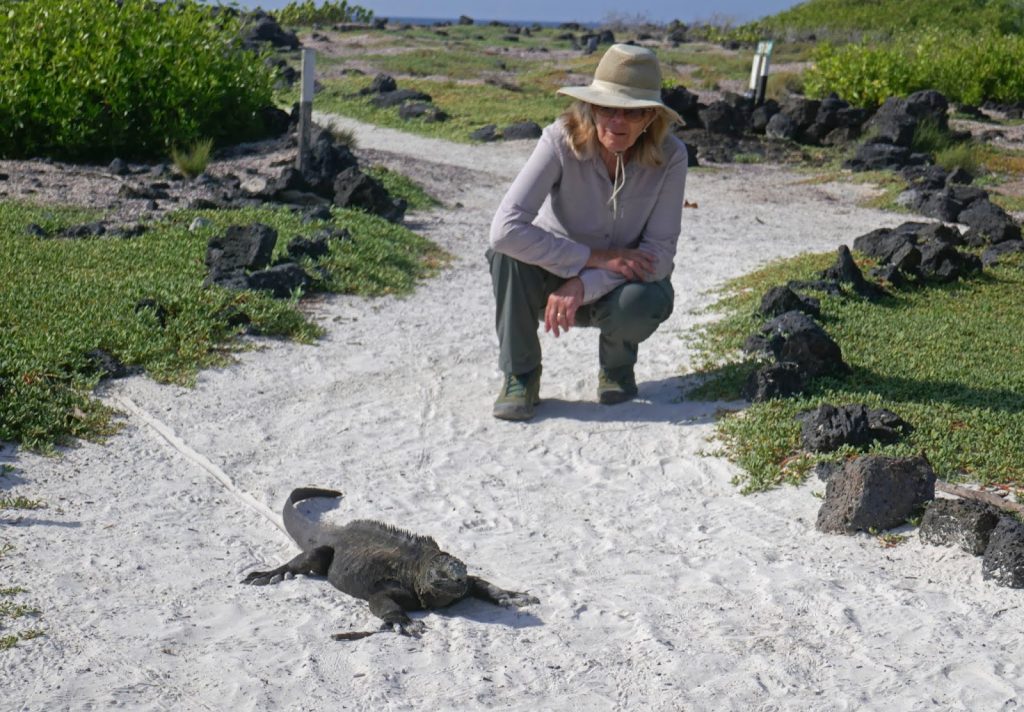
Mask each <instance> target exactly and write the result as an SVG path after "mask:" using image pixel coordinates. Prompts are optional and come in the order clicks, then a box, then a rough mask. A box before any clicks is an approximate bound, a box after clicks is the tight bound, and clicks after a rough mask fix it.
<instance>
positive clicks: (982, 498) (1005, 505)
mask: <svg viewBox="0 0 1024 712" xmlns="http://www.w3.org/2000/svg"><path fill="white" fill-rule="evenodd" d="M935 489H937V490H939V491H940V492H945V493H946V494H951V495H955V496H957V497H962V498H963V499H973V500H976V501H978V502H984V503H985V504H990V505H992V506H993V507H998V508H999V509H1002V510H1005V511H1007V512H1014V513H1015V514H1024V504H1018V503H1017V502H1008V501H1006V500H1005V499H1003V498H1002V497H1000V496H998V495H994V494H992V493H991V492H981V491H978V490H972V489H967V488H966V487H960V486H959V485H951V484H950V483H948V482H945V481H943V480H935Z"/></svg>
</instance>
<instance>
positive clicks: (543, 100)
mask: <svg viewBox="0 0 1024 712" xmlns="http://www.w3.org/2000/svg"><path fill="white" fill-rule="evenodd" d="M370 81H371V79H370V78H369V77H343V78H341V79H336V80H325V81H324V82H323V84H324V85H325V88H324V90H323V91H322V92H321V93H320V94H318V95H317V100H316V108H317V110H318V111H326V112H328V113H337V114H341V115H344V116H350V117H352V118H354V119H358V120H360V121H366V122H368V123H372V124H375V125H377V126H388V127H390V128H396V129H402V130H404V131H409V132H410V133H417V134H420V135H423V136H432V137H436V138H445V139H449V140H452V141H460V142H462V143H466V142H468V141H469V134H470V133H471V132H473V131H475V130H476V129H478V128H480V127H481V126H485V125H487V124H496V125H497V126H498V127H499V128H500V127H504V126H507V125H508V124H512V123H516V122H519V121H536V122H537V123H539V124H541V125H542V126H543V125H545V124H548V123H550V122H551V121H554V119H555V118H556V117H557V116H558V115H559V114H560V113H561V112H562V111H563V110H564V109H565V107H566V106H567V105H568V103H569V102H568V100H567V99H565V98H560V97H556V96H554V92H548V91H543V92H542V91H537V90H534V89H530V88H523V89H522V90H520V91H514V90H510V89H505V88H503V87H499V86H493V85H489V84H480V85H475V86H472V87H468V86H466V85H463V84H460V83H458V82H455V81H448V80H435V79H408V80H403V81H400V83H399V86H400V88H403V89H415V90H418V91H422V92H424V93H426V94H429V95H430V96H431V98H432V99H433V104H434V105H435V106H437V107H438V108H440V109H442V110H443V111H444V112H445V113H447V114H448V115H449V119H448V120H447V121H438V122H427V121H422V120H409V121H407V120H405V119H402V118H400V117H399V116H398V109H397V108H394V107H390V108H383V109H382V108H377V107H375V106H373V105H372V104H371V103H370V99H369V97H366V96H360V95H359V93H358V92H359V90H360V89H362V88H364V87H367V86H369V84H370Z"/></svg>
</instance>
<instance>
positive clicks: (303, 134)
mask: <svg viewBox="0 0 1024 712" xmlns="http://www.w3.org/2000/svg"><path fill="white" fill-rule="evenodd" d="M315 75H316V50H314V49H306V48H305V47H304V48H303V49H302V95H301V97H300V99H299V136H298V139H299V154H298V157H297V158H296V160H295V167H296V168H298V169H299V172H300V173H301V172H303V171H305V170H306V167H307V165H308V163H309V139H310V132H311V131H312V128H313V78H314V76H315Z"/></svg>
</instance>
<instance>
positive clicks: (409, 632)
mask: <svg viewBox="0 0 1024 712" xmlns="http://www.w3.org/2000/svg"><path fill="white" fill-rule="evenodd" d="M380 629H381V631H382V632H383V631H394V632H395V633H398V634H399V635H405V636H408V637H410V638H419V637H420V636H421V635H423V633H424V632H426V630H427V626H426V625H424V624H423V621H409V622H408V623H401V622H398V621H394V622H388V621H385V622H384V623H382V624H381V626H380Z"/></svg>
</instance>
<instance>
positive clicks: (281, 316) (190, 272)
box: [0, 203, 445, 451]
mask: <svg viewBox="0 0 1024 712" xmlns="http://www.w3.org/2000/svg"><path fill="white" fill-rule="evenodd" d="M88 217H91V218H92V219H95V213H90V212H86V211H81V210H74V209H62V208H54V207H36V206H30V205H24V204H16V203H5V204H2V205H0V252H2V253H3V254H4V259H3V260H2V261H0V331H2V332H3V333H4V336H5V338H4V339H3V340H2V342H0V440H4V441H13V442H16V443H20V444H21V445H23V446H25V447H27V448H30V449H34V450H40V451H47V450H50V449H51V448H52V447H53V446H54V445H55V444H59V443H62V442H65V441H67V440H68V439H69V438H96V437H100V436H103V435H105V434H108V433H110V432H111V420H110V415H111V414H110V412H109V411H108V409H107V408H105V407H104V406H103V405H102V404H100V403H99V402H98V401H96V400H94V399H93V398H92V397H91V393H92V390H93V388H94V387H95V385H96V383H97V380H98V374H97V373H96V367H95V366H94V365H93V364H92V362H91V361H90V360H89V358H88V357H87V356H86V354H88V353H89V352H90V351H92V350H94V349H103V350H105V351H107V352H108V353H110V354H113V355H114V356H115V357H117V358H118V359H119V360H120V361H121V362H122V363H124V364H126V365H134V366H141V367H143V368H144V369H145V370H146V372H147V373H148V374H149V375H151V376H152V377H153V378H155V379H157V380H158V381H162V382H174V383H185V384H187V383H190V382H192V380H193V379H194V377H195V374H196V372H197V370H198V369H201V368H204V367H208V366H212V365H217V364H223V363H225V362H226V361H227V360H229V359H230V356H231V353H232V352H233V351H235V350H237V349H238V348H241V346H240V344H239V343H238V341H237V339H236V338H235V337H236V336H237V334H238V333H239V329H240V327H232V326H229V325H228V322H227V315H230V314H231V313H235V312H239V311H241V312H244V313H245V314H247V315H248V316H249V318H250V319H251V320H252V323H251V327H250V328H251V329H252V330H253V331H255V332H256V333H259V334H263V335H266V336H280V337H287V338H293V339H298V340H300V341H306V342H309V341H312V340H313V339H314V338H315V337H316V336H317V335H318V333H319V331H318V329H317V327H315V326H314V325H313V324H311V323H310V322H309V321H307V320H306V319H305V318H304V317H303V315H302V313H301V312H300V311H299V309H298V308H297V302H296V301H295V300H294V299H293V300H291V301H289V300H275V299H272V298H271V297H269V296H267V295H265V294H262V293H256V292H250V291H244V292H233V291H228V290H224V289H221V288H218V287H214V288H204V287H203V286H202V282H203V279H204V278H205V276H206V274H205V265H204V259H205V253H206V244H207V242H208V240H209V239H210V238H211V237H213V236H214V235H215V234H218V233H219V232H222V231H223V230H224V229H226V228H227V227H228V226H229V225H232V224H250V223H253V222H261V223H265V224H267V225H270V226H271V227H274V228H275V229H276V230H278V233H279V237H278V248H277V249H278V251H279V252H283V251H284V249H285V246H286V244H287V242H288V240H290V239H291V238H293V237H295V236H299V235H306V236H308V235H309V234H311V233H312V232H314V231H315V230H316V229H318V228H317V225H316V224H315V223H314V224H311V225H306V224H303V223H302V221H301V217H300V216H298V215H296V214H294V213H292V212H290V211H287V210H281V209H273V208H269V207H268V208H259V209H256V208H247V209H244V210H238V211H218V210H210V211H182V212H180V213H175V214H173V215H172V216H170V217H169V218H168V219H166V220H164V221H161V222H159V223H157V224H154V225H152V226H150V229H149V230H148V231H147V232H145V233H144V234H143V235H141V236H139V237H136V238H132V239H120V238H97V239H87V240H70V239H59V238H54V239H40V238H35V237H31V236H29V235H28V234H27V231H26V230H27V226H28V225H30V224H32V223H35V224H37V225H40V226H41V227H43V228H44V229H45V230H47V231H48V232H49V233H51V234H52V233H54V232H56V231H59V230H60V229H61V228H64V227H67V226H69V225H72V224H78V223H80V222H81V221H82V220H83V219H84V218H88ZM196 217H203V218H205V219H207V220H208V221H209V222H210V225H209V227H206V228H203V229H199V230H196V231H191V230H189V229H188V228H189V225H190V224H191V223H192V221H193V220H194V219H195V218H196ZM333 223H334V225H335V226H337V227H344V228H347V229H348V230H349V231H350V233H351V239H348V240H345V241H341V242H335V243H334V244H333V245H332V251H331V253H330V254H329V255H328V256H327V257H326V258H324V259H323V260H322V261H321V263H320V264H321V265H322V266H324V267H326V268H327V270H328V272H329V275H330V276H329V277H327V278H321V279H320V280H319V281H318V282H317V284H316V288H317V289H322V290H326V291H334V292H347V293H354V294H364V295H379V294H386V293H407V292H408V291H410V290H411V289H412V288H413V286H414V284H415V283H416V281H417V280H418V279H421V278H423V277H425V276H427V275H428V274H430V273H431V271H432V270H433V269H435V268H436V267H437V266H438V265H440V264H442V263H443V262H444V259H445V255H444V254H443V253H442V252H441V251H440V250H439V249H437V248H436V247H435V246H433V244H432V243H430V242H429V241H427V240H425V239H423V238H421V237H419V236H417V235H415V234H413V233H412V232H410V231H409V230H407V229H405V228H403V227H401V226H397V225H393V224H391V223H388V222H387V221H385V220H383V219H381V218H378V217H376V216H372V215H368V214H366V213H363V212H361V211H356V210H344V209H337V210H335V211H334V220H333ZM320 227H323V226H322V225H321V226H320ZM147 299H148V300H153V302H155V303H156V304H158V305H160V307H161V308H162V309H163V310H164V311H165V313H166V315H165V316H164V317H163V323H162V324H161V319H160V318H158V315H157V311H156V309H155V308H148V307H138V305H139V303H140V301H142V300H147Z"/></svg>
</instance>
